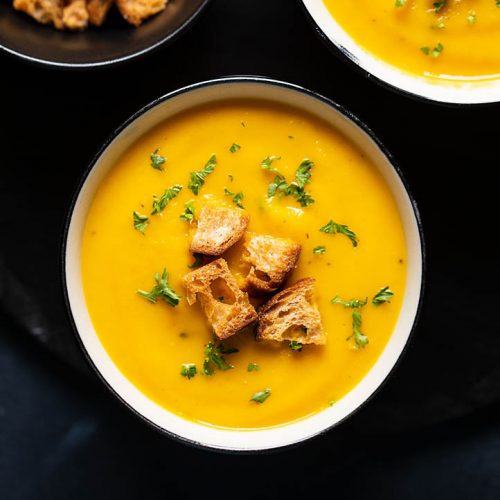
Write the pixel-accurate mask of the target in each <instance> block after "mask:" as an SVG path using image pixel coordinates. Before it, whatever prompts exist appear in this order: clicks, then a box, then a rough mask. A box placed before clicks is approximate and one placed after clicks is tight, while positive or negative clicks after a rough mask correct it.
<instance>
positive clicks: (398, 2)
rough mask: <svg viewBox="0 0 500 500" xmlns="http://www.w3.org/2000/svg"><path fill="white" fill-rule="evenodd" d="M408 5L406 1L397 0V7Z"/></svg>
mask: <svg viewBox="0 0 500 500" xmlns="http://www.w3.org/2000/svg"><path fill="white" fill-rule="evenodd" d="M405 5H406V0H396V2H395V6H396V7H404V6H405Z"/></svg>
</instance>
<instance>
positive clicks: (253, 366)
mask: <svg viewBox="0 0 500 500" xmlns="http://www.w3.org/2000/svg"><path fill="white" fill-rule="evenodd" d="M259 370H260V366H259V365H258V364H257V363H248V366H247V371H248V372H258V371H259Z"/></svg>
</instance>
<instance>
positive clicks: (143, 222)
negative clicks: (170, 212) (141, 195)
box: [134, 211, 149, 234]
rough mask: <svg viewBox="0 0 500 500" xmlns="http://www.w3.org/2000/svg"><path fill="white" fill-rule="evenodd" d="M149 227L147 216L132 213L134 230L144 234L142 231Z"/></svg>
mask: <svg viewBox="0 0 500 500" xmlns="http://www.w3.org/2000/svg"><path fill="white" fill-rule="evenodd" d="M148 225H149V218H148V216H147V215H142V214H140V213H139V212H135V211H134V228H135V229H137V231H140V232H141V233H142V234H144V231H145V230H146V228H147V227H148Z"/></svg>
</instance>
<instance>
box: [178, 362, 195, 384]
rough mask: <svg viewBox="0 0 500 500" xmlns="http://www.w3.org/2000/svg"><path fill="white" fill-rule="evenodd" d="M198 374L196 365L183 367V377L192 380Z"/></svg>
mask: <svg viewBox="0 0 500 500" xmlns="http://www.w3.org/2000/svg"><path fill="white" fill-rule="evenodd" d="M196 373H197V370H196V365H195V364H194V363H184V364H183V365H182V367H181V375H182V376H183V377H186V378H187V379H188V380H191V379H192V378H193V377H194V376H195V375H196Z"/></svg>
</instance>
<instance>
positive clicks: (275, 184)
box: [81, 1, 482, 429]
mask: <svg viewBox="0 0 500 500" xmlns="http://www.w3.org/2000/svg"><path fill="white" fill-rule="evenodd" d="M340 3H343V2H340ZM345 3H346V4H347V2H345ZM379 3H380V2H376V1H375V2H374V3H373V5H374V7H373V8H374V9H375V5H378V4H379ZM481 5H482V4H481ZM367 6H368V3H367ZM368 7H369V6H368ZM368 7H367V8H368ZM207 206H209V207H210V206H217V207H225V208H229V209H231V210H230V212H231V211H232V210H234V211H237V212H235V213H236V214H240V215H242V214H243V215H244V216H245V217H244V219H245V220H248V226H247V227H246V228H245V235H246V236H245V237H248V235H268V236H272V237H274V238H285V239H287V241H290V240H292V241H293V242H295V243H296V244H298V245H300V248H301V251H300V257H299V258H298V260H297V261H296V263H295V266H294V268H293V269H292V270H291V272H289V273H288V274H287V276H286V281H285V282H284V283H283V284H282V285H281V286H280V289H283V288H287V287H289V286H291V285H293V284H294V283H296V282H297V281H299V280H301V279H304V278H313V280H312V281H313V282H314V307H315V308H316V309H317V311H318V312H319V315H320V317H321V328H322V331H323V334H324V338H325V339H326V341H325V343H324V344H322V345H319V344H315V343H301V342H297V341H289V340H287V341H276V340H262V339H261V340H257V339H256V331H257V328H258V324H257V323H258V321H257V322H255V321H254V322H252V324H251V325H249V326H248V327H246V328H244V329H243V330H241V331H238V332H235V334H234V335H230V336H228V337H227V338H224V339H223V340H222V341H221V340H219V339H217V338H215V337H214V330H213V328H212V325H211V323H210V321H208V320H207V315H206V313H205V311H204V310H203V308H202V307H201V304H200V300H198V301H197V302H195V303H193V304H192V305H190V304H189V303H188V302H189V301H188V293H187V290H186V288H185V276H186V274H188V273H190V272H193V271H198V270H200V269H203V266H205V265H209V264H210V262H213V261H214V259H224V261H225V262H227V264H228V266H229V270H230V274H232V275H233V277H234V279H235V280H236V282H237V283H240V284H241V283H242V282H243V281H244V278H245V273H247V272H248V266H246V267H245V266H242V265H241V248H242V243H241V241H242V240H240V241H239V242H237V243H235V244H234V245H232V246H231V248H229V249H228V250H227V251H225V253H223V254H222V255H219V256H217V257H214V256H202V255H199V254H195V255H193V253H191V252H190V250H189V249H190V245H191V242H192V240H193V237H194V235H195V234H196V232H197V230H198V221H199V217H200V214H201V213H202V210H203V209H204V207H207ZM221 224H222V223H221ZM218 229H221V230H222V225H221V226H220V227H219V226H217V225H216V227H215V230H216V231H217V230H218ZM82 245H83V247H82V262H81V265H82V276H83V286H84V293H85V299H86V304H87V308H88V310H89V313H90V317H91V319H92V322H93V325H94V327H95V330H96V332H97V334H98V336H99V338H100V340H101V342H102V344H103V346H104V348H105V349H106V351H107V352H108V353H109V355H110V357H111V358H112V360H113V361H114V363H115V364H116V365H117V366H118V368H119V369H120V370H121V372H122V373H123V374H124V375H125V376H126V377H127V378H128V379H129V380H130V381H131V382H132V383H133V384H134V385H135V386H136V387H137V388H138V389H139V390H140V391H142V392H143V393H144V394H145V395H147V396H148V397H149V398H151V399H152V400H154V401H155V402H157V403H158V404H159V405H161V406H162V407H164V408H166V409H168V410H170V411H171V412H173V413H175V414H177V415H180V416H182V417H183V418H185V419H188V420H191V421H195V422H199V423H202V424H205V425H209V426H217V427H223V428H237V429H256V428H266V427H272V426H278V425H283V424H286V423H289V422H292V421H295V420H298V419H301V418H304V417H306V416H308V415H311V414H314V413H317V412H319V411H321V410H322V409H325V408H327V407H328V406H329V405H332V404H335V402H336V401H338V400H339V399H340V398H342V397H343V396H344V395H346V394H347V393H348V392H349V391H350V390H351V389H353V387H354V386H356V384H358V383H359V382H360V381H361V380H362V379H363V377H364V376H365V375H366V374H367V372H368V371H369V370H370V369H371V367H372V366H373V365H374V363H375V362H376V360H377V359H378V357H379V356H380V355H381V353H382V351H383V349H384V347H385V346H386V344H387V342H388V340H389V338H390V337H391V334H392V331H393V329H394V326H395V324H396V321H397V319H398V315H399V312H400V308H401V304H402V299H403V295H404V291H405V284H406V273H407V268H406V242H405V236H404V231H403V227H402V222H401V220H400V216H399V212H398V208H397V205H396V202H395V200H394V198H393V196H392V193H391V191H390V189H389V187H388V186H387V185H386V183H385V181H384V179H383V178H382V176H381V174H380V173H379V172H378V170H377V168H376V167H375V166H374V164H373V163H372V162H371V161H370V158H368V157H366V156H365V155H364V153H363V151H362V150H360V149H358V147H357V146H355V145H354V144H353V143H352V142H351V141H350V140H349V139H347V138H346V137H345V136H344V135H343V134H342V133H340V132H339V131H338V130H337V129H335V128H333V127H332V126H331V125H329V124H327V123H326V122H323V121H321V120H320V119H319V118H316V117H314V116H312V115H309V114H307V113H306V112H304V111H301V110H298V109H294V108H291V107H285V106H281V105H279V104H275V103H272V102H267V101H258V100H226V101H221V102H217V103H212V104H210V105H204V106H200V107H196V108H193V109H190V110H189V111H185V112H182V113H180V114H177V115H175V116H174V117H171V118H169V119H168V120H166V121H164V122H163V123H161V124H160V125H158V126H156V127H155V128H154V129H152V130H150V131H147V132H146V133H145V134H144V135H143V136H142V137H141V138H140V139H139V140H137V141H136V142H135V143H134V144H132V145H131V146H130V147H129V148H128V150H127V151H126V152H125V153H124V154H123V155H122V156H121V157H120V158H119V159H118V160H117V161H116V164H115V165H114V166H113V168H112V169H111V170H110V171H109V173H108V174H107V176H106V177H105V179H104V181H103V182H102V184H101V185H100V187H99V189H98V191H97V193H96V195H95V197H94V199H93V202H92V205H91V208H90V210H89V213H88V217H87V220H86V224H85V229H84V235H83V244H82ZM271 251H272V250H269V252H271ZM306 281H307V280H306ZM312 281H311V280H309V281H307V282H308V283H309V282H312ZM214 293H215V292H214ZM277 293H279V290H277V291H275V292H272V293H269V294H267V295H266V294H264V295H261V296H252V297H250V299H249V300H250V303H251V306H249V307H250V309H252V308H253V307H254V308H255V310H256V311H257V312H258V311H259V308H260V307H261V306H262V304H263V303H266V302H268V301H269V300H272V299H273V296H276V294H277ZM242 294H243V295H242V296H243V297H244V299H245V300H247V298H246V292H242ZM219 299H220V300H222V301H223V300H224V297H219ZM214 300H217V297H214ZM252 310H253V309H252ZM299 312H300V311H299ZM303 335H304V336H305V337H304V338H307V331H304V332H303Z"/></svg>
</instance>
